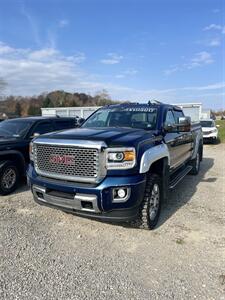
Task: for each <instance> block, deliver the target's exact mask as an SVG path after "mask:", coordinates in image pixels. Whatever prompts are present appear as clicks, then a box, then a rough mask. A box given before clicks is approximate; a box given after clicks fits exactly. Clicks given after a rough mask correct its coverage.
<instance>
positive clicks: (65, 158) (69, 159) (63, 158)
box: [49, 154, 75, 166]
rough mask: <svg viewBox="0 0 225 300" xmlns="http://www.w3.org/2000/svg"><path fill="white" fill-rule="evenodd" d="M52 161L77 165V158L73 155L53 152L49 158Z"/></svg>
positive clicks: (53, 162)
mask: <svg viewBox="0 0 225 300" xmlns="http://www.w3.org/2000/svg"><path fill="white" fill-rule="evenodd" d="M49 161H50V163H52V164H59V165H70V166H71V165H75V159H74V156H72V155H58V154H52V155H50V159H49Z"/></svg>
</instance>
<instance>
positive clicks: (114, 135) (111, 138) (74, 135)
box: [42, 127, 155, 146]
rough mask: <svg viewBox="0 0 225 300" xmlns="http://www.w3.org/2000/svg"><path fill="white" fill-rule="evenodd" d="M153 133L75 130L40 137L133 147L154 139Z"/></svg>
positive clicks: (124, 130)
mask: <svg viewBox="0 0 225 300" xmlns="http://www.w3.org/2000/svg"><path fill="white" fill-rule="evenodd" d="M154 133H155V131H149V130H148V131H147V130H143V129H135V128H117V127H103V128H77V129H70V130H66V131H61V132H57V133H50V134H45V135H42V138H48V139H49V138H50V139H51V138H53V139H61V140H63V139H67V140H76V139H77V140H89V141H104V142H105V143H106V144H107V146H135V144H137V143H139V142H141V141H142V140H145V141H146V140H147V139H154V138H155V136H154Z"/></svg>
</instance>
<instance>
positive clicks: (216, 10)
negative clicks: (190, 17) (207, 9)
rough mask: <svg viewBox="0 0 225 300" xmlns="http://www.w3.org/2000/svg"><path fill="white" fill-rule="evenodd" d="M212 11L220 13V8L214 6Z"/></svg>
mask: <svg viewBox="0 0 225 300" xmlns="http://www.w3.org/2000/svg"><path fill="white" fill-rule="evenodd" d="M212 12H213V13H214V14H218V13H219V12H220V9H218V8H214V9H213V10H212Z"/></svg>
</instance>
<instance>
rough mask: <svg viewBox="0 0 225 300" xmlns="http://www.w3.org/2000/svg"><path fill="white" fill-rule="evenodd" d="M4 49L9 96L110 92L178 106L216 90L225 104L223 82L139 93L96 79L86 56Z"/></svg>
mask: <svg viewBox="0 0 225 300" xmlns="http://www.w3.org/2000/svg"><path fill="white" fill-rule="evenodd" d="M0 45H1V47H2V48H3V47H4V49H8V48H9V49H10V51H8V50H7V51H5V53H4V55H1V57H0V74H1V77H2V78H3V79H4V80H5V81H6V82H7V83H8V85H7V90H6V93H5V94H13V95H35V94H36V95H37V94H40V93H42V92H45V91H52V90H59V89H60V90H65V91H69V92H75V91H78V92H85V93H90V94H95V93H96V92H97V91H99V90H102V89H106V90H108V92H109V93H110V95H111V96H112V98H113V99H120V100H131V101H132V100H133V101H143V102H147V101H148V100H149V99H153V98H155V99H158V100H161V101H164V102H170V103H174V102H176V100H177V99H179V101H180V102H182V101H186V100H190V97H191V98H192V99H195V100H196V101H200V100H201V101H202V98H201V93H202V92H204V94H206V93H207V91H211V90H213V91H215V94H216V92H217V91H218V93H217V94H216V95H217V96H215V97H213V100H214V101H217V103H218V105H220V103H222V100H221V99H222V96H221V93H222V92H223V89H224V87H225V83H222V82H221V83H212V84H209V85H205V86H194V87H180V88H165V89H163V88H162V89H151V88H150V89H139V88H133V87H129V86H124V85H119V84H115V83H110V82H106V81H99V80H97V78H96V76H95V75H93V74H90V73H88V72H86V71H85V70H83V69H82V68H81V65H80V62H81V61H82V60H83V59H85V55H84V54H83V53H79V52H78V53H75V54H74V55H70V56H65V55H63V54H62V53H61V52H60V51H59V50H57V49H52V48H42V49H36V50H31V49H29V48H26V49H20V48H12V47H10V46H9V45H7V44H4V43H0ZM5 47H6V48H5ZM7 47H8V48H7ZM203 56H204V55H203ZM125 72H126V73H135V70H134V69H128V70H126V71H125ZM127 76H128V75H127ZM208 98H209V97H208ZM209 99H211V98H209ZM220 107H222V106H220Z"/></svg>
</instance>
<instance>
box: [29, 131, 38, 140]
mask: <svg viewBox="0 0 225 300" xmlns="http://www.w3.org/2000/svg"><path fill="white" fill-rule="evenodd" d="M39 135H40V133H38V132H35V133H34V134H33V135H31V136H30V138H31V139H34V138H36V137H38V136H39Z"/></svg>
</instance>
